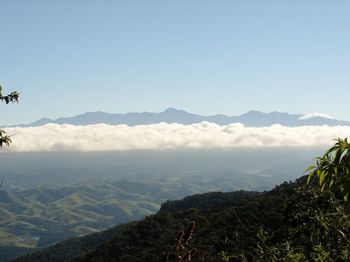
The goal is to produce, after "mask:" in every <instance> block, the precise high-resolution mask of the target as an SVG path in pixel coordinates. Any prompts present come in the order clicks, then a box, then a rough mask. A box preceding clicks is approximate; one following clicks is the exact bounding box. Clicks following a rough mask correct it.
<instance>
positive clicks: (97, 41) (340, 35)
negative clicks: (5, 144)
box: [0, 0, 350, 125]
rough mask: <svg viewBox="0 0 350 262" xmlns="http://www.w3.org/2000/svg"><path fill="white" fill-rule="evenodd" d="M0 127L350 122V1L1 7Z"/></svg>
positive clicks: (84, 1)
mask: <svg viewBox="0 0 350 262" xmlns="http://www.w3.org/2000/svg"><path fill="white" fill-rule="evenodd" d="M0 13H1V15H0V40H1V41H0V83H1V84H2V86H3V88H4V90H5V92H6V91H10V90H18V91H19V92H20V93H21V95H22V96H21V102H20V104H19V105H11V106H6V105H4V104H3V105H1V107H2V108H1V110H2V115H1V121H0V125H5V124H12V123H19V122H31V121H33V120H37V119H39V118H41V117H50V118H57V117H60V116H71V115H76V114H79V113H83V112H86V111H97V110H100V111H106V112H121V113H122V112H128V111H153V112H159V111H162V110H164V109H165V108H167V107H175V108H180V109H184V110H187V111H190V112H194V113H200V114H206V115H208V114H216V113H223V114H228V115H237V114H242V113H245V112H246V111H248V110H250V109H255V110H260V111H264V112H270V111H282V112H290V113H307V112H324V113H328V114H330V115H332V116H334V117H337V118H341V119H346V120H350V110H349V109H350V106H349V99H350V1H345V0H344V1H341V0H338V1H320V0H314V1H312V0H309V1H305V0H299V1H297V0H295V1H283V0H278V1H268V0H266V1H261V0H256V1H253V0H252V1H245V0H241V1H229V0H227V1H224V0H222V1H218V0H211V1H208V0H197V1H195V0H176V1H175V0H172V1H170V0H158V1H151V0H149V1H144V0H139V1H133V0H128V1H117V0H110V1H108V0H102V1H101V0H80V1H77V0H69V1H68V0H66V1H64V0H60V1H49V0H47V1H43V0H31V1H27V0H22V1H19V0H11V1H5V0H3V1H0Z"/></svg>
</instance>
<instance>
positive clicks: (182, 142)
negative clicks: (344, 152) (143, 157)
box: [4, 122, 350, 152]
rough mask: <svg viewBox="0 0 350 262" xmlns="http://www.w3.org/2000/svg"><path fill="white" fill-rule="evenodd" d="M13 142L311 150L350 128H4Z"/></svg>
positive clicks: (28, 146) (36, 147) (16, 145)
mask: <svg viewBox="0 0 350 262" xmlns="http://www.w3.org/2000/svg"><path fill="white" fill-rule="evenodd" d="M6 131H7V133H8V135H12V140H13V143H12V144H11V146H10V147H9V148H6V149H5V148H4V150H6V151H14V152H30V151H107V150H130V149H185V148H233V147H304V146H305V147H309V146H319V145H331V144H333V142H334V141H333V139H334V138H337V137H347V136H349V135H350V127H349V126H335V127H329V126H303V127H285V126H281V125H272V126H270V127H261V128H253V127H245V126H243V125H242V124H240V123H235V124H230V125H224V126H220V125H217V124H213V123H208V122H202V123H198V124H192V125H182V124H166V123H160V124H154V125H139V126H132V127H130V126H127V125H115V126H113V125H106V124H98V125H90V126H73V125H57V124H48V125H45V126H40V127H26V128H20V127H16V128H7V129H6Z"/></svg>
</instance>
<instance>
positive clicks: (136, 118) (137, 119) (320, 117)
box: [17, 108, 350, 127]
mask: <svg viewBox="0 0 350 262" xmlns="http://www.w3.org/2000/svg"><path fill="white" fill-rule="evenodd" d="M203 121H208V122H212V123H216V124H219V125H227V124H230V123H242V124H244V125H245V126H247V127H263V126H270V125H273V124H280V125H284V126H291V127H296V126H310V125H311V126H314V125H329V126H336V125H346V126H349V125H350V122H349V121H342V120H337V119H333V118H330V117H328V116H327V115H325V114H310V115H302V114H288V113H281V112H271V113H262V112H259V111H254V110H251V111H249V112H247V113H245V114H243V115H239V116H226V115H212V116H202V115H197V114H192V113H188V112H186V111H183V110H178V109H174V108H168V109H166V110H165V111H163V112H160V113H151V112H143V113H125V114H118V113H113V114H112V113H105V112H88V113H84V114H81V115H77V116H73V117H62V118H58V119H55V120H53V119H48V118H42V119H40V120H38V121H35V122H33V123H30V124H22V125H17V126H22V127H33V126H42V125H45V124H49V123H54V124H71V125H92V124H100V123H105V124H110V125H119V124H126V125H129V126H134V125H149V124H157V123H161V122H165V123H179V124H194V123H200V122H203Z"/></svg>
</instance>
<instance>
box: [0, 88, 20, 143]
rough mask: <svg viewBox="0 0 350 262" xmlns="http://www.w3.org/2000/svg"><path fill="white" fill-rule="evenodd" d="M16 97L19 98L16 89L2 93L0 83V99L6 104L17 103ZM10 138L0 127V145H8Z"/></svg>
mask: <svg viewBox="0 0 350 262" xmlns="http://www.w3.org/2000/svg"><path fill="white" fill-rule="evenodd" d="M18 99H19V93H18V92H17V91H13V92H11V93H10V94H8V95H5V96H4V95H2V87H1V85H0V100H1V101H4V102H5V103H6V104H8V103H10V102H11V103H15V102H16V103H18ZM11 142H12V141H11V138H10V137H9V136H8V135H6V132H5V131H4V130H2V129H0V147H2V146H3V144H5V145H7V146H9V145H10V143H11Z"/></svg>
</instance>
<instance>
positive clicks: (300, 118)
mask: <svg viewBox="0 0 350 262" xmlns="http://www.w3.org/2000/svg"><path fill="white" fill-rule="evenodd" d="M315 117H324V118H329V119H334V118H333V117H331V116H330V115H328V114H325V113H318V112H314V113H308V114H305V115H302V116H301V117H299V120H307V119H311V118H315Z"/></svg>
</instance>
